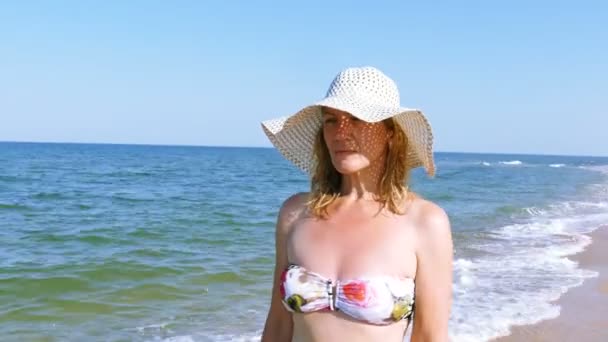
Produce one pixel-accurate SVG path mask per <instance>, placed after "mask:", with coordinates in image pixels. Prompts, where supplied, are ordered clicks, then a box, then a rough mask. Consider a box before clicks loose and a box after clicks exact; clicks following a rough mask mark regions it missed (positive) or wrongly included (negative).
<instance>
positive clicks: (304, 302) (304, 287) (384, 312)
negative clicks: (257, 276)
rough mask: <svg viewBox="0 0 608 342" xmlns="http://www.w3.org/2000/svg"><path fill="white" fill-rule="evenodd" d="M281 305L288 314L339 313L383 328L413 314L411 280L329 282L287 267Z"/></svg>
mask: <svg viewBox="0 0 608 342" xmlns="http://www.w3.org/2000/svg"><path fill="white" fill-rule="evenodd" d="M280 285H281V286H280V291H281V298H282V303H283V305H284V306H285V307H286V308H287V310H289V311H291V312H313V311H328V310H329V311H342V312H344V313H345V314H347V315H348V316H350V317H352V318H354V319H356V320H360V321H363V322H367V323H371V324H379V325H386V324H390V323H393V322H397V321H400V320H404V319H408V318H410V317H411V315H412V313H413V311H414V288H415V284H414V279H413V278H410V277H391V276H376V277H365V278H364V277H360V278H356V279H350V280H346V281H339V280H336V281H332V280H331V279H328V278H326V277H324V276H322V275H320V274H318V273H315V272H312V271H309V270H307V269H306V268H304V267H302V266H298V265H294V264H290V265H289V267H287V269H285V270H284V271H283V273H282V274H281V284H280Z"/></svg>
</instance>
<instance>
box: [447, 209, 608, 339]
mask: <svg viewBox="0 0 608 342" xmlns="http://www.w3.org/2000/svg"><path fill="white" fill-rule="evenodd" d="M569 205H570V206H572V207H578V206H580V205H581V204H580V203H577V204H572V203H570V204H569ZM582 205H583V206H584V205H589V203H585V204H582ZM599 206H600V207H601V206H602V205H599ZM556 207H560V205H556ZM568 208H569V207H568ZM527 209H528V210H530V212H531V213H532V214H534V216H533V217H531V218H530V222H527V223H521V224H510V225H506V226H503V227H500V228H498V229H495V230H492V231H490V232H488V233H486V234H487V239H484V240H485V241H478V242H475V243H474V244H472V245H471V246H470V247H471V248H474V249H477V250H479V251H481V252H484V253H485V255H483V256H480V257H476V258H472V259H466V258H459V259H456V260H455V261H454V296H455V297H456V298H458V300H457V301H455V302H454V306H453V309H452V310H453V316H454V317H459V319H458V323H455V322H454V326H453V327H451V329H450V331H451V337H452V339H453V340H454V341H469V340H476V341H481V340H488V339H491V338H495V337H498V336H502V335H506V334H508V333H509V327H510V326H511V325H521V324H534V323H536V322H538V321H540V320H543V319H550V318H554V317H557V316H558V315H559V307H558V306H556V305H554V304H552V302H553V301H554V300H556V299H557V298H559V297H560V296H561V295H562V294H563V293H565V292H566V291H567V290H568V289H569V288H572V287H575V286H579V285H580V284H582V282H583V281H584V279H586V278H589V277H595V276H597V272H595V271H590V270H585V269H580V268H578V264H577V263H576V262H573V261H571V260H569V259H568V258H567V256H570V255H573V254H576V253H579V252H581V251H583V250H584V249H585V247H586V246H587V245H589V244H590V243H591V238H589V237H588V236H587V235H585V234H586V233H588V232H590V231H592V230H593V229H594V228H597V227H599V226H600V225H601V223H602V222H606V220H608V214H607V213H600V211H598V210H596V212H597V213H596V214H593V215H581V216H578V217H576V216H574V217H571V216H563V215H562V217H561V218H555V217H554V218H547V217H543V216H541V217H538V216H536V214H542V215H547V213H549V212H551V211H552V210H555V209H550V208H547V209H545V210H543V211H542V212H540V211H538V210H537V209H535V208H534V207H531V208H527ZM553 214H555V212H553ZM481 293H483V294H484V295H483V296H480V295H479V294H481ZM490 308H500V310H497V311H495V313H494V314H493V315H492V317H491V319H488V317H487V310H490ZM475 322H483V325H480V324H477V323H475Z"/></svg>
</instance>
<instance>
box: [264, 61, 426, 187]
mask: <svg viewBox="0 0 608 342" xmlns="http://www.w3.org/2000/svg"><path fill="white" fill-rule="evenodd" d="M321 107H330V108H334V109H337V110H340V111H344V112H348V113H350V114H351V115H353V116H355V117H357V118H359V119H360V120H363V121H366V122H379V121H382V120H385V119H387V118H391V117H394V118H395V120H396V121H397V123H398V125H399V127H401V129H402V130H403V132H404V133H405V136H406V137H407V152H406V155H407V161H406V163H407V166H408V167H410V168H416V167H419V166H423V167H424V169H425V170H426V172H427V174H428V175H429V176H433V175H434V174H435V164H434V161H433V132H432V130H431V125H430V124H429V122H428V120H427V118H426V117H425V116H424V114H422V111H420V110H418V109H412V108H404V107H401V104H400V99H399V90H398V89H397V85H396V84H395V82H394V81H393V80H391V79H390V78H389V77H388V76H386V75H385V74H384V73H382V72H381V71H380V70H378V69H376V68H374V67H359V68H348V69H345V70H343V71H342V72H340V73H339V74H338V75H337V76H336V77H335V78H334V80H333V82H332V83H331V85H330V86H329V90H328V91H327V94H326V95H325V98H323V99H322V100H320V101H318V102H315V103H313V104H311V105H309V106H306V107H304V108H303V109H302V110H300V111H299V112H297V113H295V114H293V115H291V116H286V117H281V118H277V119H271V120H267V121H263V122H262V129H263V130H264V133H266V135H267V136H268V138H269V139H270V141H271V142H272V144H273V145H274V146H275V147H276V148H277V149H278V150H279V152H280V153H281V154H282V155H283V156H284V157H285V158H287V159H288V160H290V161H291V162H293V163H294V164H295V165H296V166H297V167H299V168H300V169H302V170H304V171H305V172H307V173H308V174H310V175H312V173H313V172H314V168H315V158H314V153H313V148H314V143H315V137H316V135H317V133H318V132H319V130H320V129H321V127H322V124H323V120H322V112H321Z"/></svg>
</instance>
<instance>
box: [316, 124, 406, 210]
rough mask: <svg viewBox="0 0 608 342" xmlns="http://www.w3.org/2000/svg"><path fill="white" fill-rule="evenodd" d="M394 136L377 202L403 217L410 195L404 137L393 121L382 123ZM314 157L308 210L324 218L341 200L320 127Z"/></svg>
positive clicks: (333, 168) (339, 175)
mask: <svg viewBox="0 0 608 342" xmlns="http://www.w3.org/2000/svg"><path fill="white" fill-rule="evenodd" d="M382 122H383V123H384V124H385V125H386V126H387V128H388V129H389V130H391V131H392V132H393V134H392V137H391V138H390V141H389V147H388V153H387V158H386V165H385V166H386V167H385V170H384V174H383V175H382V178H381V180H380V192H379V194H378V198H377V201H378V202H380V203H381V204H382V207H383V208H388V210H390V211H391V212H393V213H396V214H403V213H404V210H401V207H402V205H401V204H402V203H403V200H404V199H406V198H408V196H410V195H411V193H410V192H409V189H408V185H407V183H408V181H409V173H410V169H411V168H410V167H409V165H407V155H406V151H407V137H406V135H405V133H404V132H403V130H402V129H401V128H400V127H399V125H398V124H397V122H396V121H395V119H394V118H388V119H386V120H384V121H382ZM313 153H314V157H315V161H316V165H315V171H314V173H313V176H312V180H311V191H310V199H309V201H308V209H309V210H310V211H311V212H312V214H313V215H314V216H315V217H321V218H325V217H327V209H328V207H329V206H330V205H331V204H332V203H333V202H334V201H335V200H336V199H337V198H338V197H339V196H340V185H341V182H342V174H340V173H339V172H338V171H337V170H336V168H335V167H334V166H333V164H332V162H331V157H330V155H329V150H328V149H327V145H326V144H325V139H324V138H323V127H321V128H320V129H319V132H317V135H316V138H315V144H314V147H313Z"/></svg>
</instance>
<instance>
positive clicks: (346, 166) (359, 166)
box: [333, 158, 369, 175]
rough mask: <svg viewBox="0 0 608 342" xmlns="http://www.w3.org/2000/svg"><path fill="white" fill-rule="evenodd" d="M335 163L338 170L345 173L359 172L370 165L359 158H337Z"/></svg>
mask: <svg viewBox="0 0 608 342" xmlns="http://www.w3.org/2000/svg"><path fill="white" fill-rule="evenodd" d="M333 164H334V167H335V168H336V171H338V172H340V173H341V174H343V175H348V174H353V173H357V172H359V171H361V170H363V169H365V168H366V167H368V166H369V163H367V162H366V161H364V160H360V159H359V158H336V159H335V160H333Z"/></svg>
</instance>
